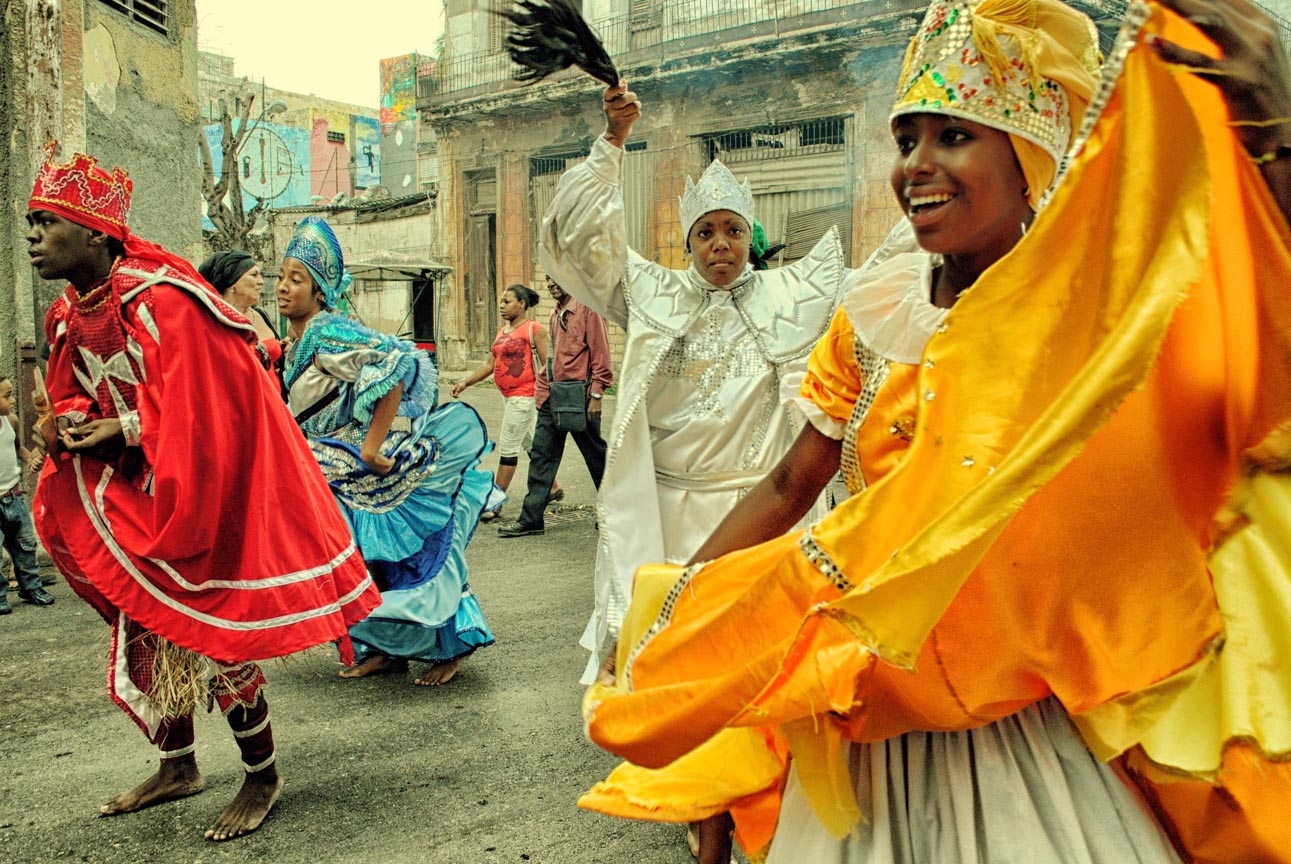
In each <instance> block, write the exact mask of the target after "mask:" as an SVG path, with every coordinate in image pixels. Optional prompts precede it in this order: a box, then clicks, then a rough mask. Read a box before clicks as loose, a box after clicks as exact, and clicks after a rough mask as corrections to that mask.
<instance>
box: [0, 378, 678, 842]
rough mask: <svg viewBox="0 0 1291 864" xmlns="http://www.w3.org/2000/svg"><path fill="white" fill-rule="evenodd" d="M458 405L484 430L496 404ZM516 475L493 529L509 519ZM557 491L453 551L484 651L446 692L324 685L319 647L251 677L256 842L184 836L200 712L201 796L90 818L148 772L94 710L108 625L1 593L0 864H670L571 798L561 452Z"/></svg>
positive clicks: (632, 833)
mask: <svg viewBox="0 0 1291 864" xmlns="http://www.w3.org/2000/svg"><path fill="white" fill-rule="evenodd" d="M445 377H446V378H447V379H449V381H451V379H452V378H453V377H454V376H451V375H448V376H445ZM446 383H447V382H446ZM464 395H465V396H466V397H467V401H469V402H471V404H473V405H474V406H475V407H476V408H477V409H478V410H479V411H480V413H481V414H482V415H483V417H484V418H485V421H486V422H487V423H488V426H489V429H490V430H491V431H492V430H496V429H497V428H498V422H499V420H500V419H501V412H502V400H501V397H500V396H499V395H498V393H497V390H496V389H495V388H493V387H492V386H490V385H489V384H487V383H485V384H480V385H477V386H475V387H473V388H471V389H469V390H467V391H466V393H465V394H464ZM443 398H445V399H447V398H448V395H447V389H446V388H445V390H444V391H443ZM607 403H609V404H608V405H607V418H606V419H607V423H606V427H607V428H608V420H609V417H610V415H609V413H608V412H612V410H613V400H612V399H609V400H607ZM195 444H199V442H198V441H195ZM496 464H497V456H496V455H495V454H493V455H490V456H489V457H488V458H487V459H486V461H485V466H486V467H488V468H490V469H491V468H494V467H496ZM524 466H525V460H524V459H523V458H522V459H521V469H520V471H519V472H518V475H517V477H516V480H515V481H514V483H513V486H512V489H511V492H512V498H513V501H512V503H509V504H508V505H507V508H506V510H505V511H504V517H514V514H515V513H516V512H517V511H518V509H519V498H520V497H522V496H523V490H524V476H525V467H524ZM560 480H561V482H562V483H563V484H564V486H565V488H566V489H567V490H568V492H567V494H566V498H565V501H564V502H562V507H561V508H560V510H559V511H558V512H556V513H555V514H554V515H553V516H552V517H550V518H549V521H548V525H547V533H546V535H545V536H543V537H527V538H518V539H511V540H503V539H500V538H498V536H497V532H496V527H495V526H496V525H497V523H493V525H481V526H480V528H479V530H478V531H477V533H476V536H475V538H474V540H473V541H472V542H471V544H470V546H469V547H468V550H467V559H468V562H469V564H470V571H471V577H470V578H471V584H472V587H473V589H474V590H475V592H476V594H477V595H478V596H479V598H480V604H481V606H482V607H483V609H484V613H485V615H486V617H487V618H488V621H489V624H490V626H491V627H492V628H493V631H494V634H495V636H496V637H497V644H496V645H493V646H491V647H489V648H485V649H482V650H480V651H478V652H477V653H476V654H475V655H473V656H471V657H470V658H468V659H467V661H466V662H465V663H464V664H463V666H462V669H461V671H460V672H459V674H458V675H457V677H456V678H455V679H454V680H453V681H451V682H450V683H449V684H447V685H445V686H443V687H440V688H422V687H414V686H413V685H412V681H413V678H414V677H415V676H416V675H418V674H420V671H421V670H422V669H424V668H425V667H424V666H422V665H421V664H413V668H412V669H411V670H410V672H409V673H407V674H399V675H391V676H374V677H370V678H364V679H361V680H354V681H343V680H339V679H337V678H336V671H337V670H338V669H339V662H338V660H337V657H336V652H335V649H332V648H330V647H323V648H316V649H314V650H312V651H309V652H305V653H304V654H300V655H296V656H293V657H290V658H287V659H285V660H281V661H272V662H269V663H267V664H265V671H266V675H267V676H268V678H269V689H268V691H267V692H268V698H269V702H270V705H271V708H272V718H273V728H274V734H275V738H276V741H277V748H278V749H277V752H278V760H279V763H278V764H279V766H280V767H281V770H282V772H283V775H284V777H285V778H286V784H285V789H284V792H283V797H282V799H281V800H280V801H279V802H278V805H277V807H276V808H275V809H274V812H273V813H272V814H271V815H270V817H269V819H268V820H267V821H266V822H265V824H264V825H263V826H262V827H261V828H260V830H259V831H257V832H256V833H255V834H252V835H250V836H248V837H244V838H240V839H238V840H234V841H230V842H226V843H218V844H217V843H212V842H210V841H206V840H204V839H203V838H202V832H203V831H204V830H205V829H206V828H207V827H209V826H210V825H211V823H212V822H213V821H214V819H215V817H216V816H217V815H218V813H219V812H220V810H221V809H223V807H224V805H225V804H226V803H228V801H229V800H230V799H231V798H232V796H233V794H234V792H235V791H236V789H237V787H238V785H239V784H240V783H241V779H242V768H241V766H240V763H239V761H238V754H237V749H236V747H235V745H234V743H233V737H232V735H231V733H230V732H229V730H228V726H227V725H226V723H225V721H224V719H223V718H222V717H220V716H219V712H218V711H217V712H215V713H214V714H199V716H198V718H197V757H198V763H199V765H200V767H201V768H202V771H203V773H204V775H205V778H206V790H205V791H204V792H203V793H202V794H200V795H196V796H194V797H191V798H187V799H183V800H180V801H175V802H171V803H168V804H164V805H161V806H158V807H154V808H152V809H149V810H145V811H142V812H139V813H133V814H127V815H123V816H116V817H111V818H103V817H99V816H98V805H99V804H100V803H101V802H103V801H105V800H107V799H108V798H110V797H112V796H113V795H114V794H116V793H117V792H119V791H121V790H123V789H126V788H128V787H130V786H133V785H135V784H137V783H138V782H140V781H142V780H143V779H144V778H146V777H147V776H148V775H149V774H151V773H152V772H153V771H155V770H156V767H157V751H156V748H154V747H152V746H150V745H149V744H148V743H147V741H146V739H145V738H144V737H143V735H142V734H141V733H140V732H139V730H138V729H137V728H135V727H134V725H133V724H132V723H131V722H130V721H129V720H128V719H127V718H126V716H125V715H124V714H122V713H121V712H120V711H119V710H118V709H117V708H116V707H115V706H114V705H113V704H112V702H111V700H110V699H109V698H108V695H107V693H106V691H105V686H104V681H105V673H106V657H107V651H108V630H107V627H106V626H105V625H104V624H103V622H102V621H101V619H100V618H99V617H98V616H97V615H96V614H95V613H94V612H93V611H92V610H91V609H90V607H89V606H87V605H86V604H85V603H83V602H82V601H80V600H79V599H78V598H77V597H75V596H74V595H73V594H72V593H71V591H70V589H68V587H67V586H66V584H65V583H64V582H63V581H62V580H61V579H60V580H59V581H58V582H57V584H55V585H52V586H50V589H49V590H50V591H51V592H52V593H53V594H54V595H55V596H56V597H57V603H56V604H55V605H54V606H52V607H49V608H47V609H40V608H37V607H35V606H32V605H30V604H27V603H23V602H21V601H20V600H19V599H18V597H17V595H16V594H11V595H10V599H11V601H12V602H13V604H14V612H13V614H12V615H7V616H0V688H2V691H0V692H2V695H0V742H2V743H0V800H2V801H3V802H4V806H3V809H2V810H0V862H15V864H18V862H21V864H28V862H47V861H49V862H58V861H74V862H103V864H109V862H121V864H125V862H129V864H138V862H165V864H170V862H193V864H218V862H238V864H241V862H272V864H296V862H299V864H325V862H346V864H363V862H373V864H404V862H410V864H417V862H431V864H491V862H508V864H520V862H544V864H546V862H549V864H566V862H568V864H582V862H589V864H600V862H605V864H609V862H616V864H617V862H632V864H685V862H688V861H691V860H692V859H691V858H690V855H689V853H688V851H687V849H686V846H685V842H684V839H683V832H682V830H681V829H680V828H678V827H675V826H667V825H658V824H652V823H645V822H627V821H623V820H618V819H612V818H609V817H605V816H601V815H599V814H594V813H588V812H586V811H582V810H579V809H578V808H577V807H576V806H575V803H574V802H575V801H576V800H577V798H578V796H579V794H580V793H581V792H582V791H584V790H585V789H587V788H588V787H590V786H591V785H592V784H593V783H595V782H596V781H598V780H600V779H602V778H603V777H604V776H605V774H606V773H608V771H609V770H610V769H611V768H613V766H614V765H615V762H616V760H615V759H614V757H612V756H610V755H608V754H606V753H604V752H602V751H600V750H599V749H597V748H596V747H595V746H593V745H592V744H591V743H589V742H588V741H587V739H586V737H585V736H584V734H583V728H582V719H581V716H580V713H579V703H580V699H581V696H582V689H581V688H580V687H579V686H578V677H579V675H580V674H581V672H582V668H583V664H584V661H585V654H584V652H583V651H582V649H580V648H579V647H578V637H579V635H580V634H581V632H582V629H583V626H584V624H585V623H586V621H587V617H588V614H589V612H590V607H591V603H592V562H593V559H594V555H595V543H596V530H595V527H594V521H593V519H592V516H591V510H590V508H591V504H592V501H593V493H594V490H593V487H592V483H591V479H590V478H589V477H588V474H587V469H586V468H585V467H584V466H583V464H582V459H581V457H580V456H579V454H578V450H577V448H576V447H573V446H572V444H571V446H570V447H569V449H568V451H567V452H566V458H565V463H564V466H563V467H562V469H561V472H560ZM283 539H284V542H290V538H283Z"/></svg>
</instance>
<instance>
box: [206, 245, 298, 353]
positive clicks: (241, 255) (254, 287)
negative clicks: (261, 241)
mask: <svg viewBox="0 0 1291 864" xmlns="http://www.w3.org/2000/svg"><path fill="white" fill-rule="evenodd" d="M197 272H198V273H200V274H202V278H203V279H205V280H206V281H207V282H209V283H211V287H212V288H214V289H215V290H216V291H218V292H219V294H220V296H221V297H223V298H224V302H225V303H228V304H229V305H230V306H232V307H233V308H234V309H236V310H238V311H239V312H241V313H242V314H243V316H244V317H246V319H247V320H248V321H250V322H251V326H253V327H255V330H256V337H257V338H258V339H259V340H260V344H261V345H263V346H264V347H265V351H266V352H267V353H268V355H269V363H270V365H272V366H274V367H277V365H278V361H279V358H281V357H282V343H281V341H280V340H279V338H278V330H277V329H276V327H275V326H274V323H273V322H272V321H270V320H269V316H268V315H267V314H266V313H265V311H264V310H263V309H261V308H260V307H259V306H257V305H256V303H257V302H259V300H260V289H261V288H262V287H264V276H263V275H262V274H261V273H260V265H259V264H257V263H256V260H255V259H254V258H252V257H251V255H250V253H248V252H244V251H243V250H241V249H234V250H233V251H231V252H216V253H215V254H214V255H212V256H211V257H209V258H207V259H206V260H205V261H203V262H202V263H201V265H200V266H199V267H198V268H197Z"/></svg>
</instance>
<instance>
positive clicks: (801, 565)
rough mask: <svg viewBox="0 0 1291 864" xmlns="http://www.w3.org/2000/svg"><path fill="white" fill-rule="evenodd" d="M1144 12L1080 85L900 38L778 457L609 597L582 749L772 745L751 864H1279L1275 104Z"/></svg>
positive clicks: (960, 21)
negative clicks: (831, 307) (662, 558)
mask: <svg viewBox="0 0 1291 864" xmlns="http://www.w3.org/2000/svg"><path fill="white" fill-rule="evenodd" d="M1171 5H1172V6H1175V7H1177V8H1179V9H1180V10H1181V12H1182V13H1183V14H1185V15H1187V16H1188V21H1189V22H1191V25H1192V26H1189V24H1187V23H1184V22H1183V21H1181V20H1180V18H1178V17H1177V16H1174V15H1171V14H1169V13H1166V12H1163V11H1161V10H1160V9H1156V10H1151V9H1149V7H1147V6H1144V5H1141V4H1135V5H1133V6H1131V8H1130V10H1129V12H1128V14H1127V21H1126V25H1125V27H1124V28H1123V29H1122V32H1121V35H1120V36H1119V37H1118V40H1117V43H1116V47H1115V48H1114V50H1113V52H1112V54H1111V56H1110V58H1109V60H1108V63H1107V66H1106V67H1105V68H1104V70H1103V78H1102V82H1101V84H1100V85H1099V86H1097V87H1096V86H1095V80H1094V78H1093V76H1092V75H1091V74H1090V73H1091V70H1092V68H1093V65H1094V61H1095V58H1096V57H1097V41H1096V34H1095V32H1094V30H1093V27H1092V25H1091V24H1090V22H1089V21H1088V19H1086V18H1085V17H1084V16H1083V15H1080V14H1078V13H1076V12H1074V11H1073V10H1071V9H1069V8H1067V7H1065V6H1063V5H1061V4H1059V3H1057V2H1053V0H981V2H978V3H965V2H935V3H934V4H933V6H932V7H931V8H930V9H929V11H928V14H927V17H926V18H925V20H924V23H923V26H922V27H921V28H920V30H919V31H918V33H917V34H916V36H915V38H914V40H913V41H912V44H911V47H910V51H909V53H908V54H907V58H906V63H905V66H904V69H903V73H902V76H901V83H900V87H899V90H898V94H899V95H898V99H897V102H896V105H895V106H894V109H893V112H892V130H893V137H894V138H895V140H896V149H897V159H896V164H895V166H894V171H893V176H892V182H893V187H894V191H895V192H896V193H897V195H898V198H899V200H900V202H901V205H902V208H903V210H904V211H905V213H906V216H907V219H906V220H905V221H903V223H902V225H901V226H899V227H898V229H897V230H896V231H894V232H893V235H892V236H891V237H890V238H889V240H888V242H887V243H886V244H885V246H884V247H883V248H882V249H880V250H879V252H878V253H876V254H875V255H874V256H873V257H872V258H871V260H870V262H868V264H867V266H866V267H865V268H863V269H862V270H861V271H858V272H857V273H856V274H853V276H852V277H851V278H850V280H849V281H850V286H849V287H850V290H849V293H848V296H847V299H846V300H845V301H844V304H843V307H842V309H841V310H840V312H839V313H838V315H837V316H836V317H835V319H834V322H833V324H832V325H831V328H830V331H829V333H828V334H827V336H826V337H825V339H824V340H822V342H821V343H820V344H819V345H818V346H817V347H816V349H815V351H814V352H813V355H812V358H811V361H810V365H809V372H808V376H807V379H806V381H805V382H804V384H803V387H802V391H801V393H802V398H803V403H804V407H805V408H806V409H807V410H808V412H809V414H810V415H811V417H812V424H813V427H812V428H811V429H809V430H806V431H805V432H804V433H803V435H802V436H801V437H800V438H799V441H798V443H797V444H796V445H795V447H794V449H793V450H792V451H790V454H789V455H788V456H787V457H786V458H785V459H784V460H783V461H782V462H781V464H780V465H779V466H777V468H776V469H775V470H774V471H773V472H772V474H771V476H770V477H769V478H768V481H767V482H765V483H764V484H762V485H760V486H759V487H758V488H757V489H755V490H754V491H753V492H752V493H750V495H748V496H747V497H746V498H745V499H744V500H743V501H742V502H741V504H740V505H739V506H738V507H737V508H736V510H734V511H733V512H732V514H731V516H730V517H729V518H728V519H727V520H726V521H725V522H724V523H723V525H722V526H721V527H720V528H719V529H718V531H717V532H716V533H715V534H714V536H713V537H712V538H710V539H709V541H708V542H707V543H705V544H704V546H703V547H702V548H701V549H700V550H699V552H698V553H697V554H696V556H695V558H696V560H705V559H712V558H714V557H716V556H718V555H722V556H723V557H720V558H717V560H714V561H711V563H708V564H695V565H691V566H689V567H686V568H684V569H682V568H676V567H666V566H658V567H650V568H643V569H642V570H641V571H639V572H638V574H637V581H636V591H635V595H634V605H633V607H632V609H631V610H630V611H629V615H628V618H627V619H626V620H625V623H624V629H623V637H622V639H621V640H620V643H619V652H618V657H617V668H616V670H615V671H616V672H617V677H616V678H615V680H614V681H613V682H612V685H610V686H605V687H601V688H598V689H597V690H596V691H594V692H590V693H589V698H588V703H587V704H588V714H589V729H590V733H591V735H592V737H593V739H594V740H596V741H597V742H598V743H600V744H601V745H602V746H604V747H606V748H607V749H610V750H612V751H614V752H615V753H618V754H619V755H622V756H624V757H626V758H628V759H630V760H632V761H633V762H636V763H638V764H642V765H646V766H655V765H663V764H669V763H673V762H674V760H676V759H678V757H684V756H685V755H686V754H687V753H688V752H689V751H692V750H693V749H694V748H695V747H696V746H697V745H699V744H700V743H702V742H704V741H705V740H706V739H707V738H709V736H711V735H713V734H714V733H716V732H717V731H719V730H721V729H724V728H728V727H740V726H755V727H767V728H778V729H780V730H781V731H783V732H784V734H785V736H786V738H787V740H788V742H789V746H790V749H791V752H792V758H793V764H794V771H793V776H792V778H791V779H790V781H789V786H788V789H787V792H786V797H785V800H784V803H783V805H782V807H781V809H780V818H779V823H778V826H777V829H776V837H775V840H774V842H773V844H772V847H771V852H770V859H769V860H770V861H772V862H790V861H792V862H795V864H796V862H804V861H810V862H849V864H850V862H867V864H868V862H970V861H982V862H992V861H1015V860H1026V861H1037V862H1075V861H1080V862H1091V864H1092V862H1100V861H1173V860H1178V857H1179V856H1184V857H1186V858H1187V859H1188V860H1194V861H1207V862H1209V861H1215V862H1218V861H1285V860H1288V855H1291V851H1289V850H1291V836H1289V835H1291V828H1288V826H1287V822H1286V819H1285V806H1286V802H1287V800H1288V795H1289V794H1291V770H1288V765H1287V762H1286V759H1287V757H1288V756H1289V755H1291V718H1289V717H1288V714H1287V711H1286V705H1287V704H1288V698H1289V694H1291V665H1289V664H1288V663H1287V653H1288V649H1287V646H1286V644H1285V633H1284V630H1285V628H1284V626H1283V622H1285V621H1286V620H1287V619H1288V617H1291V599H1289V598H1288V596H1287V592H1286V587H1285V586H1286V584H1287V576H1288V574H1289V573H1291V550H1289V549H1288V548H1287V546H1286V538H1287V537H1288V536H1291V482H1289V481H1291V476H1289V475H1288V473H1287V466H1288V465H1289V464H1291V444H1288V440H1289V439H1291V436H1288V433H1287V430H1288V429H1291V297H1288V296H1287V292H1286V285H1287V284H1288V281H1291V254H1289V252H1288V246H1289V245H1291V235H1289V234H1288V230H1287V224H1286V215H1287V213H1288V211H1291V166H1289V164H1288V163H1289V162H1291V160H1288V158H1287V157H1288V156H1291V145H1287V144H1285V143H1284V142H1285V141H1286V140H1287V139H1286V137H1285V136H1286V135H1287V131H1288V126H1291V73H1289V72H1288V68H1287V62H1286V58H1285V55H1284V54H1283V53H1282V51H1281V48H1280V45H1279V44H1278V41H1277V35H1276V33H1277V31H1276V29H1275V28H1273V27H1272V25H1271V24H1270V23H1269V22H1268V21H1267V19H1265V18H1264V17H1263V16H1262V15H1261V14H1260V13H1259V11H1258V10H1257V9H1255V8H1254V7H1252V6H1251V5H1250V4H1249V3H1247V2H1245V0H1232V2H1225V3H1214V2H1209V0H1171ZM1194 28H1196V29H1194ZM1198 29H1199V30H1200V31H1201V32H1202V33H1203V34H1205V36H1206V37H1209V40H1213V44H1212V41H1208V39H1207V38H1203V36H1201V35H1199V34H1198ZM1216 46H1218V48H1219V50H1217V48H1216ZM1163 59H1164V60H1166V61H1173V62H1183V63H1186V64H1187V66H1188V67H1190V69H1191V70H1192V71H1195V72H1196V73H1197V75H1198V76H1199V77H1203V78H1206V79H1208V80H1214V81H1215V82H1217V85H1216V87H1217V89H1213V88H1212V87H1211V86H1210V85H1209V84H1207V83H1204V82H1203V81H1199V80H1198V79H1197V78H1194V77H1192V76H1189V75H1178V74H1175V71H1174V70H1171V69H1170V68H1169V67H1168V66H1167V65H1166V63H1163V62H1161V61H1162V60H1163ZM1221 97H1222V98H1221ZM1087 103H1088V104H1090V105H1091V106H1092V109H1091V110H1090V112H1089V114H1088V115H1083V110H1084V107H1085V105H1086V104H1087ZM1225 103H1227V104H1225ZM1082 115H1083V116H1085V117H1086V119H1085V121H1084V124H1083V125H1082V124H1081V117H1082ZM1230 116H1231V117H1232V118H1233V119H1234V120H1235V121H1237V122H1236V123H1234V124H1233V127H1231V128H1230V126H1229V118H1230ZM1069 142H1071V143H1069ZM1167 145H1168V146H1169V147H1170V151H1169V155H1170V157H1171V158H1169V159H1164V158H1162V151H1163V148H1164V147H1165V146H1167ZM1065 154H1070V156H1069V157H1067V158H1070V159H1071V162H1070V168H1069V169H1067V171H1066V174H1065V176H1064V175H1063V173H1062V172H1061V171H1060V170H1059V169H1060V167H1062V166H1063V164H1064V161H1063V160H1064V156H1065ZM1270 193H1272V194H1271V195H1270ZM1046 201H1047V202H1048V203H1047V204H1046ZM1279 209H1280V210H1281V212H1279ZM1221 220H1222V223H1221ZM1221 231H1222V234H1221ZM970 289H971V290H970ZM840 463H841V466H842V468H843V473H844V475H845V477H846V479H847V481H848V484H849V487H850V489H851V491H852V493H853V496H852V497H851V498H850V499H848V500H847V501H846V502H844V503H843V504H841V505H839V507H838V508H836V509H835V510H834V511H833V512H832V513H831V514H830V515H829V516H827V517H825V518H824V519H821V520H820V521H818V522H816V523H815V524H814V525H813V526H812V527H811V528H809V529H807V530H806V531H801V532H796V533H793V534H790V535H787V536H785V537H781V538H779V539H772V538H776V537H777V535H779V534H780V533H781V532H782V531H785V530H787V529H788V528H789V527H790V526H791V525H792V524H793V522H794V520H796V519H797V518H798V515H800V514H801V513H802V512H803V511H804V510H805V508H806V503H805V502H807V501H809V500H810V499H811V497H812V496H813V495H814V494H815V491H816V490H817V489H818V488H819V486H820V485H821V484H822V483H823V482H824V480H823V479H822V475H827V471H826V470H825V469H824V468H822V467H821V466H824V465H839V464H840ZM756 543H761V545H756V546H754V545H753V544H756ZM748 546H753V548H750V549H746V550H745V551H742V552H732V550H737V549H743V548H744V547H748ZM1221 646H1222V647H1223V651H1222V652H1221V650H1220V649H1221ZM1118 757H1119V758H1118ZM1129 776H1132V777H1133V780H1134V782H1133V783H1131V781H1130V780H1129V779H1128V777H1129ZM1140 791H1141V792H1142V793H1143V794H1142V795H1140V794H1139V793H1140Z"/></svg>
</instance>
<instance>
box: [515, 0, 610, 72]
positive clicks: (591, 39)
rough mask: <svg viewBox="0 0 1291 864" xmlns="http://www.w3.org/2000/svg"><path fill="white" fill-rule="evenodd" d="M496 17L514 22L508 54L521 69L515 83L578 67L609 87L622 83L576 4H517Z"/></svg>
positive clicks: (531, 0) (552, 0) (558, 0)
mask: <svg viewBox="0 0 1291 864" xmlns="http://www.w3.org/2000/svg"><path fill="white" fill-rule="evenodd" d="M494 14H496V15H500V16H501V17H503V18H505V19H506V20H508V21H510V22H511V27H512V30H511V33H510V35H508V36H507V53H508V54H510V55H511V60H512V62H514V63H515V64H516V65H517V66H519V67H520V68H518V69H516V70H515V72H514V73H513V74H512V76H511V77H513V78H515V80H517V81H527V82H530V83H532V82H534V81H541V80H542V79H543V78H546V77H547V76H548V75H550V74H552V73H553V72H559V71H560V70H562V69H568V68H569V67H570V66H577V67H578V68H579V69H582V70H583V71H584V72H586V73H587V74H588V75H591V76H592V77H593V78H595V79H596V80H598V81H601V82H602V83H604V84H605V86H607V87H613V86H615V85H616V84H618V83H619V70H618V69H616V68H615V66H614V61H613V60H611V59H610V55H609V53H608V52H607V51H606V50H605V46H604V45H602V44H601V40H600V39H598V38H596V34H595V33H593V32H592V28H591V27H589V26H588V25H587V22H586V21H584V20H583V14H582V13H581V12H580V11H579V10H578V7H577V6H576V5H575V4H574V2H573V0H517V2H515V3H513V4H512V5H511V7H510V8H508V9H498V10H495V11H494Z"/></svg>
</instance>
